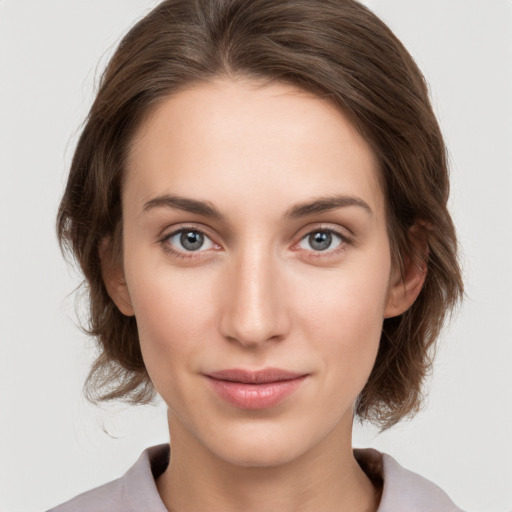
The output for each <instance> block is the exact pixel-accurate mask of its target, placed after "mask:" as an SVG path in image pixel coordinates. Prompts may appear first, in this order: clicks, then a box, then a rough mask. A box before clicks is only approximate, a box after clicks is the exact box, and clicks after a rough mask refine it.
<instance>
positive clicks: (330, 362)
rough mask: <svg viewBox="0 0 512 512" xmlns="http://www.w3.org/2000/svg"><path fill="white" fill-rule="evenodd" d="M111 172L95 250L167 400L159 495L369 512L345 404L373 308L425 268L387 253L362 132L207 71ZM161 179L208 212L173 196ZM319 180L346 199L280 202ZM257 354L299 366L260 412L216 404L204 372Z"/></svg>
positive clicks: (204, 503)
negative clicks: (166, 452) (111, 242)
mask: <svg viewBox="0 0 512 512" xmlns="http://www.w3.org/2000/svg"><path fill="white" fill-rule="evenodd" d="M126 173H127V174H126V180H125V184H124V188H123V191H122V201H123V236H124V239H123V268H118V267H114V266H113V265H112V264H110V263H109V262H110V259H109V258H108V257H106V256H105V254H107V253H108V250H105V251H104V254H103V256H102V261H103V274H104V278H105V282H106V285H107V288H108V290H109V293H110V295H111V297H112V298H113V300H114V301H115V302H116V304H117V306H118V307H119V309H120V310H121V311H122V312H123V313H124V314H126V315H135V316H136V318H137V325H138V329H139V335H140V343H141V349H142V353H143V357H144V361H145V364H146V367H147V370H148V372H149V375H150V377H151V379H152V381H153V383H154V386H155V388H156V389H157V391H158V393H159V394H160V395H161V396H162V398H163V399H164V400H165V402H166V404H167V405H168V411H169V412H168V419H169V431H170V437H171V444H172V450H171V452H172V453H171V461H170V465H169V467H168V469H167V470H166V472H165V473H164V474H163V475H162V476H161V477H160V478H159V479H158V481H157V486H158V490H159V492H160V495H161V497H162V499H163V501H164V503H165V505H166V506H167V508H168V509H169V510H171V511H180V512H181V511H195V510H209V511H217V510H218V511H221V510H222V511H231V510H233V511H235V510H245V511H258V512H261V511H269V510H280V511H284V512H286V511H318V510H322V511H326V512H329V511H336V512H340V511H349V510H350V511H352V512H353V511H356V512H357V511H375V510H376V509H377V507H378V502H379V490H378V489H375V488H374V487H373V485H372V484H371V482H370V480H369V479H368V478H367V477H366V475H365V473H364V472H363V471H362V470H361V468H360V467H359V465H358V464H357V462H356V461H355V459H354V456H353V452H352V447H351V434H352V421H353V407H354V402H355V400H356V398H357V396H358V394H359V393H360V392H361V390H362V388H363V387H364V385H365V383H366V381H367V379H368V376H369V374H370V371H371V369H372V367H373V364H374V362H375V358H376V354H377V349H378V345H379V339H380V335H381V330H382V324H383V319H384V318H386V317H390V316H395V315H398V314H400V313H402V312H403V311H405V310H406V309H407V308H408V307H409V306H410V305H411V304H412V302H413V301H414V299H415V298H416V296H417V294H418V293H419V291H420V289H421V285H422V283H423V279H424V274H423V272H422V271H420V270H414V268H415V267H414V265H411V266H410V267H411V268H406V269H405V272H404V279H403V280H402V279H401V277H400V273H399V272H397V270H396V269H394V267H393V265H392V261H391V256H390V246H389V240H388V235H387V230H386V211H385V200H384V196H383V192H382V190H381V187H380V185H379V181H378V179H377V177H378V165H377V162H376V159H375V157H374V155H373V153H372V151H371V149H370V147H369V146H368V145H367V144H366V142H365V141H364V140H363V138H362V137H361V136H360V135H359V133H358V132H357V131H356V130H355V129H354V128H353V126H352V125H351V124H350V122H349V121H348V120H347V119H346V117H345V116H344V115H343V114H342V113H341V112H340V111H339V110H337V109H336V108H335V107H334V106H332V105H331V104H329V103H328V102H326V101H325V100H322V99H319V98H317V97H315V96H312V95H310V94H308V93H306V92H304V91H301V90H298V89H296V88H294V87H292V86H289V85H284V84H278V83H273V84H261V83H257V82H254V81H251V80H248V79H244V80H242V79H237V80H233V79H228V78H224V79H218V80H216V81H214V82H211V83H208V84H199V85H194V86H191V87H190V88H188V89H186V90H184V91H181V92H179V93H177V94H176V95H174V96H172V97H169V98H168V99H166V100H165V101H163V102H162V103H161V104H160V105H159V106H158V107H157V108H156V110H154V111H153V112H152V113H151V115H149V116H148V117H147V118H146V119H145V120H144V122H143V123H142V125H141V126H140V128H139V130H138V132H137V133H136V136H135V138H134V143H133V146H132V149H131V152H130V155H129V159H128V165H127V170H126ZM169 195H172V196H173V197H181V198H183V197H184V198H189V199H194V200H197V201H203V202H207V203H208V204H209V205H210V206H213V207H214V208H215V209H216V210H218V212H219V213H220V214H221V217H220V218H215V217H211V216H208V215H205V214H204V213H205V212H202V213H201V212H195V213H194V212H190V211H184V210H183V209H181V208H178V207H173V206H172V205H171V204H170V202H169V200H168V196H169ZM334 196H343V197H345V198H351V201H352V203H354V198H355V199H356V202H359V204H349V205H344V206H338V207H336V208H330V209H328V210H325V211H319V212H316V213H315V212H309V213H308V214H307V215H303V216H299V217H290V216H286V215H285V214H286V213H287V212H289V211H290V209H291V208H293V207H294V206H295V205H297V204H303V203H311V202H312V201H315V200H318V199H319V198H332V197H334ZM349 202H350V201H349ZM363 203H364V205H366V206H364V205H363V206H361V205H362V204H363ZM179 229H187V230H188V231H191V230H192V231H193V230H196V232H197V231H199V232H201V233H204V235H205V238H204V245H202V246H201V247H200V248H199V249H196V250H187V248H186V247H184V246H183V245H182V244H181V242H180V233H179V232H178V234H176V232H177V231H178V230H179ZM326 230H333V231H335V232H336V233H337V234H336V235H331V236H332V238H331V241H330V245H328V247H327V248H326V249H323V250H319V249H318V247H319V246H318V245H315V243H314V239H312V237H311V236H310V235H311V234H312V233H313V234H314V233H316V234H317V236H326ZM327 236H328V235H327ZM107 249H108V244H107ZM266 367H277V368H282V369H286V370H291V371H296V372H300V373H302V374H307V377H306V378H305V379H304V381H303V382H302V383H301V385H300V387H299V388H298V389H297V390H296V391H295V392H294V393H293V394H292V395H290V396H289V397H287V398H286V399H285V400H284V401H283V402H281V403H279V404H278V405H277V406H275V407H270V408H267V409H263V410H247V409H241V408H239V407H235V406H233V405H231V404H229V403H227V402H226V401H224V400H223V399H222V398H220V397H219V396H218V395H217V394H216V393H215V391H214V390H213V388H212V386H211V385H210V382H209V381H208V379H207V378H206V377H205V375H204V374H205V373H208V372H213V371H218V370H223V369H227V368H244V369H251V370H258V369H262V368H266Z"/></svg>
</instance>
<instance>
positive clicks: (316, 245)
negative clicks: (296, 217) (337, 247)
mask: <svg viewBox="0 0 512 512" xmlns="http://www.w3.org/2000/svg"><path fill="white" fill-rule="evenodd" d="M331 242H332V235H331V233H325V232H323V231H317V232H316V233H311V235H309V245H310V246H311V247H312V248H313V249H315V251H325V249H328V248H329V246H330V245H331Z"/></svg>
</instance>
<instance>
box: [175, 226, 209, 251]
mask: <svg viewBox="0 0 512 512" xmlns="http://www.w3.org/2000/svg"><path fill="white" fill-rule="evenodd" d="M180 243H181V245H182V246H183V248H185V249H187V251H197V250H198V249H201V247H202V245H203V243H204V235H203V234H202V233H198V232H197V231H183V232H182V233H181V235H180Z"/></svg>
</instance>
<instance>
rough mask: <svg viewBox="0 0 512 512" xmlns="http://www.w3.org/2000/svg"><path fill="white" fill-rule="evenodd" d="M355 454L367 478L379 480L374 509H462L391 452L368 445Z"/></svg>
mask: <svg viewBox="0 0 512 512" xmlns="http://www.w3.org/2000/svg"><path fill="white" fill-rule="evenodd" d="M354 455H355V457H356V460H357V461H358V463H359V465H360V466H361V467H362V468H363V469H364V470H365V472H366V473H367V474H368V475H369V476H370V478H372V479H375V478H378V479H379V480H381V481H382V484H383V487H382V498H381V503H380V506H379V509H378V511H377V512H398V511H407V512H462V510H461V509H460V508H458V507H457V506H456V505H455V504H454V503H453V501H452V500H451V499H450V498H449V497H448V495H447V494H446V493H445V492H444V491H443V490H442V489H441V488H440V487H438V486H437V485H436V484H434V483H433V482H431V481H430V480H428V479H426V478H424V477H422V476H420V475H418V474H417V473H414V472H413V471H410V470H408V469H406V468H404V467H402V466H401V465H400V464H399V463H398V462H397V461H396V460H395V459H394V458H393V457H391V456H390V455H387V454H385V453H380V452H378V451H377V450H374V449H371V448H367V449H356V450H354Z"/></svg>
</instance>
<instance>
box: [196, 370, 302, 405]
mask: <svg viewBox="0 0 512 512" xmlns="http://www.w3.org/2000/svg"><path fill="white" fill-rule="evenodd" d="M205 376H206V377H207V378H208V380H209V382H210V384H211V386H212V388H213V390H214V391H215V392H216V393H217V394H218V395H219V396H220V397H221V398H223V399H224V400H226V401H227V402H228V403H230V404H231V405H234V406H235V407H238V408H241V409H268V408H271V407H275V406H276V405H278V404H279V403H281V402H282V401H283V400H284V399H285V398H287V397H288V396H290V395H291V394H292V393H294V392H295V391H296V390H297V389H298V388H299V387H300V385H301V384H302V382H303V381H304V379H305V378H306V377H307V376H308V374H304V373H297V372H291V371H288V370H282V369H280V368H265V369H263V370H257V371H251V370H244V369H239V368H231V369H227V370H221V371H217V372H212V373H208V374H205Z"/></svg>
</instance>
